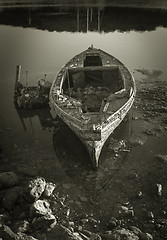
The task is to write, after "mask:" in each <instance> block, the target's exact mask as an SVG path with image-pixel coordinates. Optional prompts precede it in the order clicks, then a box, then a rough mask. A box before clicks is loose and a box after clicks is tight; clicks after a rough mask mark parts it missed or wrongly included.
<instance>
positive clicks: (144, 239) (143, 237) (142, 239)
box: [139, 232, 153, 240]
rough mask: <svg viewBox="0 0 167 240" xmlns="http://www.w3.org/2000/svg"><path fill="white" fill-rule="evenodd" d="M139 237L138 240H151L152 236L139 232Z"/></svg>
mask: <svg viewBox="0 0 167 240" xmlns="http://www.w3.org/2000/svg"><path fill="white" fill-rule="evenodd" d="M139 237H140V240H153V236H152V235H151V234H150V233H143V232H141V233H140V235H139Z"/></svg>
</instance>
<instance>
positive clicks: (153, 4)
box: [0, 0, 167, 10]
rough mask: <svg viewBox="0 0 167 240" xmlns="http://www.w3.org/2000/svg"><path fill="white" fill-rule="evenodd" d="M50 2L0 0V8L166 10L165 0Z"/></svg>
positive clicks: (166, 3)
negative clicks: (146, 0)
mask: <svg viewBox="0 0 167 240" xmlns="http://www.w3.org/2000/svg"><path fill="white" fill-rule="evenodd" d="M51 2H52V3H50V4H49V3H46V1H42V0H41V1H40V0H34V1H29V0H22V2H21V3H19V4H18V1H15V0H13V1H12V0H10V1H4V0H3V1H2V0H1V2H0V8H31V7H35V8H36V7H39V8H40V7H63V6H64V7H99V8H103V7H121V8H139V9H140V8H142V9H159V10H160V9H161V10H167V1H165V0H161V1H158V3H157V1H155V0H152V1H151V0H150V1H148V2H147V3H146V2H145V1H144V0H140V1H139V0H134V1H133V2H132V1H131V0H127V1H126V4H125V1H122V0H112V2H110V0H106V1H98V0H96V1H87V0H85V1H84V0H82V1H80V0H78V1H75V0H72V1H71V0H61V1H60V0H55V1H51Z"/></svg>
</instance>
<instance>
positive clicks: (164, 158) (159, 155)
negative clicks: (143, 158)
mask: <svg viewBox="0 0 167 240" xmlns="http://www.w3.org/2000/svg"><path fill="white" fill-rule="evenodd" d="M156 158H158V159H159V160H162V161H164V162H166V163H167V155H162V154H158V155H156Z"/></svg>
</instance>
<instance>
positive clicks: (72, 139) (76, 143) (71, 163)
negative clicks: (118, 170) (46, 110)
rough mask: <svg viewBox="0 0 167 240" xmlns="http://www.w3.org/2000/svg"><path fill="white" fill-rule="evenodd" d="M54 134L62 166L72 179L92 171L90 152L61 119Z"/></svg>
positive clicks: (55, 147)
mask: <svg viewBox="0 0 167 240" xmlns="http://www.w3.org/2000/svg"><path fill="white" fill-rule="evenodd" d="M56 120H57V125H56V127H55V128H54V133H53V146H54V149H55V152H56V155H57V156H58V158H59V161H60V164H61V165H62V167H63V169H64V170H65V171H66V173H67V174H68V175H69V176H70V177H72V176H75V175H81V174H82V173H83V172H84V171H90V170H92V169H93V168H92V165H91V160H90V157H89V155H88V152H87V150H86V148H85V146H84V145H83V143H82V142H81V141H80V140H79V138H78V137H77V136H76V135H75V134H74V132H73V131H72V130H71V129H70V128H69V127H68V126H67V125H66V124H65V123H64V122H63V121H62V120H61V119H60V118H58V117H57V118H56Z"/></svg>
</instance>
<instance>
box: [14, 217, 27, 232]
mask: <svg viewBox="0 0 167 240" xmlns="http://www.w3.org/2000/svg"><path fill="white" fill-rule="evenodd" d="M29 226H30V224H29V222H28V221H27V220H21V221H18V222H16V223H15V225H14V227H13V230H14V232H21V233H26V232H27V231H28V230H29Z"/></svg>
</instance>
